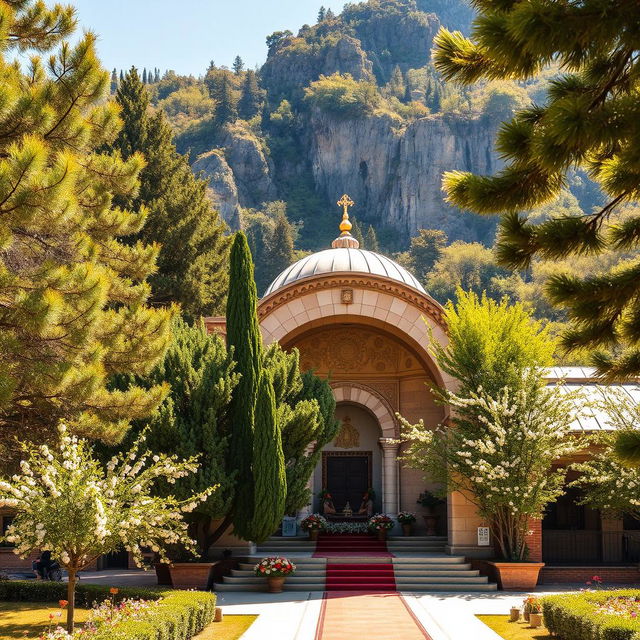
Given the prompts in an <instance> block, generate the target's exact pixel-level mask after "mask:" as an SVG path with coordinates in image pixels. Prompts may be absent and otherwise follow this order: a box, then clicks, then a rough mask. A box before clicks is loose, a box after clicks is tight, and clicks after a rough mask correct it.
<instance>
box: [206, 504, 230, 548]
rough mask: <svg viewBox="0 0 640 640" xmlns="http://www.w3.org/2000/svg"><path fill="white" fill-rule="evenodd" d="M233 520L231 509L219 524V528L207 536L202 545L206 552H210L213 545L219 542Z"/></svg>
mask: <svg viewBox="0 0 640 640" xmlns="http://www.w3.org/2000/svg"><path fill="white" fill-rule="evenodd" d="M231 520H232V518H231V511H229V513H228V514H227V515H226V516H225V518H224V520H223V521H222V522H221V523H220V524H219V525H218V528H217V529H216V530H215V531H213V532H212V533H211V534H209V535H208V536H206V537H205V542H204V544H203V545H202V546H203V548H204V550H205V552H206V553H208V551H209V549H210V547H211V545H212V544H214V543H215V542H217V541H218V540H219V539H220V537H221V536H222V534H223V533H224V532H225V531H226V530H227V529H228V528H229V525H230V524H231Z"/></svg>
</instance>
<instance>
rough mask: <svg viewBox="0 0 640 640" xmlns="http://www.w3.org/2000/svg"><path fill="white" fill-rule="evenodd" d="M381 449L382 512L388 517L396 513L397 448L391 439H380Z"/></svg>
mask: <svg viewBox="0 0 640 640" xmlns="http://www.w3.org/2000/svg"><path fill="white" fill-rule="evenodd" d="M378 442H380V446H381V447H382V511H383V512H384V513H386V514H387V515H390V516H395V515H396V513H398V447H399V446H400V445H399V443H398V441H397V440H394V439H393V438H380V440H379V441H378Z"/></svg>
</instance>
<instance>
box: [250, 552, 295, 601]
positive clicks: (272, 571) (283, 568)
mask: <svg viewBox="0 0 640 640" xmlns="http://www.w3.org/2000/svg"><path fill="white" fill-rule="evenodd" d="M253 570H254V572H255V574H256V576H258V577H259V578H266V579H267V589H268V591H269V593H282V585H283V584H284V581H285V580H286V578H287V576H290V575H292V574H294V573H295V570H296V565H295V564H293V563H292V562H291V561H290V560H288V559H287V558H282V557H280V556H269V557H267V558H263V559H262V560H261V561H260V562H258V564H257V565H256V566H255V567H254V568H253Z"/></svg>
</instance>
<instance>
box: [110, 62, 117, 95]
mask: <svg viewBox="0 0 640 640" xmlns="http://www.w3.org/2000/svg"><path fill="white" fill-rule="evenodd" d="M117 90H118V72H117V71H116V69H115V67H114V69H113V71H112V72H111V86H110V91H111V93H112V94H114V93H115V92H116V91H117Z"/></svg>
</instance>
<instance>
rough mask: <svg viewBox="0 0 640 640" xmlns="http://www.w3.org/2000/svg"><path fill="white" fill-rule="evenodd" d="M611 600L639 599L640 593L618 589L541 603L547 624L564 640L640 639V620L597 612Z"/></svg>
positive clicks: (565, 595)
mask: <svg viewBox="0 0 640 640" xmlns="http://www.w3.org/2000/svg"><path fill="white" fill-rule="evenodd" d="M612 598H640V590H638V589H618V590H615V591H595V592H594V591H591V592H581V593H571V594H562V595H555V596H546V597H545V598H544V599H543V601H542V612H543V616H544V624H545V626H546V627H547V629H548V630H549V631H550V632H551V633H552V634H553V635H554V636H557V637H560V638H562V640H638V639H640V620H639V619H638V618H632V617H626V616H622V615H608V614H603V613H599V612H598V610H597V608H596V607H597V606H598V605H602V604H605V603H606V602H607V601H608V600H610V599H612Z"/></svg>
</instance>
